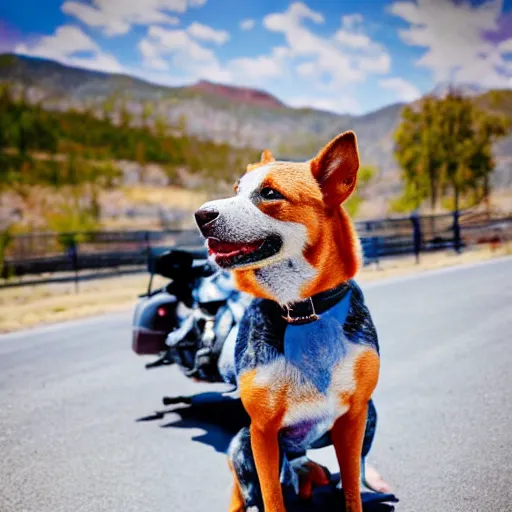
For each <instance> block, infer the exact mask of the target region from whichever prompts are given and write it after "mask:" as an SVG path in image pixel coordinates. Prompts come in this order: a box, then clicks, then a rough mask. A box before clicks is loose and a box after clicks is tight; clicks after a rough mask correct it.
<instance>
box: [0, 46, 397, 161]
mask: <svg viewBox="0 0 512 512" xmlns="http://www.w3.org/2000/svg"><path fill="white" fill-rule="evenodd" d="M0 80H8V81H12V82H16V83H20V84H23V85H25V86H30V87H33V88H34V89H36V90H37V91H38V95H39V96H40V97H42V98H44V101H43V104H44V105H45V107H47V108H57V109H64V108H69V107H70V106H75V107H78V106H83V105H89V106H91V105H92V106H97V107H98V108H100V106H101V105H102V103H104V102H105V101H107V100H109V99H111V98H112V97H114V96H116V95H117V96H120V97H121V96H122V97H124V98H126V102H127V105H128V107H129V108H130V109H131V110H132V111H133V112H134V113H135V114H136V113H138V112H140V110H141V103H144V102H150V103H151V105H152V116H153V118H155V119H156V118H157V117H158V116H164V117H165V118H166V119H167V120H168V121H169V122H175V123H177V122H178V121H179V120H180V119H185V120H186V125H187V130H188V131H189V133H191V134H195V135H198V136H201V137H204V138H209V139H212V140H215V141H222V142H229V143H230V144H233V145H238V146H246V145H250V146H252V147H257V148H262V147H270V148H271V149H272V150H273V151H274V152H276V153H278V154H279V155H281V156H282V157H293V158H307V157H310V156H311V155H312V154H313V153H314V152H315V151H316V150H317V149H318V147H319V146H320V145H322V144H323V143H325V142H326V141H327V140H329V139H330V138H331V137H332V136H334V135H336V134H337V133H339V132H341V131H343V130H346V129H349V128H353V129H355V130H357V134H358V137H359V142H360V149H361V154H362V158H363V160H364V161H365V162H366V163H371V164H374V165H377V166H378V167H380V168H381V169H383V170H386V169H388V168H392V167H394V165H393V160H392V158H391V149H392V141H391V133H392V131H393V129H394V127H395V126H396V123H397V122H398V119H399V116H400V112H401V109H402V105H401V104H396V105H391V106H389V107H386V108H384V109H381V110H379V111H377V112H373V113H371V114H367V115H365V116H360V117H356V116H349V115H337V114H333V113H330V112H324V111H318V110H313V109H296V108H291V107H288V106H286V105H284V104H282V103H281V102H280V101H279V100H278V99H277V98H275V97H273V96H271V95H269V94H267V93H265V92H263V91H255V90H252V89H246V88H238V87H228V86H223V85H220V84H212V83H211V82H206V81H202V82H199V83H198V84H195V85H192V86H188V87H163V86H158V85H155V84H151V83H149V82H145V81H143V80H140V79H137V78H133V77H130V76H126V75H114V74H108V73H101V72H94V71H88V70H84V69H78V68H72V67H68V66H64V65H62V64H59V63H57V62H53V61H48V60H43V59H36V58H32V57H22V56H15V55H7V54H4V55H2V56H0Z"/></svg>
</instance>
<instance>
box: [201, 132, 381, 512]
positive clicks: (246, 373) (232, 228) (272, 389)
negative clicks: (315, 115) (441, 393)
mask: <svg viewBox="0 0 512 512" xmlns="http://www.w3.org/2000/svg"><path fill="white" fill-rule="evenodd" d="M358 168H359V156H358V152H357V143H356V139H355V135H354V134H353V133H352V132H347V133H344V134H342V135H340V136H338V137H336V138H335V139H333V141H331V142H330V143H329V144H328V145H327V146H325V148H323V149H322V150H321V151H320V153H319V154H318V155H317V157H315V158H314V159H313V160H311V161H310V162H303V163H291V162H275V161H274V160H273V158H272V156H271V155H270V153H269V152H267V151H266V152H264V153H263V155H262V161H261V163H260V164H257V165H253V166H249V168H248V172H247V173H246V174H245V175H244V176H243V177H242V178H241V179H240V181H239V182H238V184H237V186H236V191H237V195H236V196H235V197H233V198H229V199H224V200H218V201H212V202H210V203H206V204H205V205H203V206H202V207H201V209H200V210H199V211H198V212H197V213H196V219H197V220H198V225H199V227H200V229H201V232H202V233H203V235H204V236H205V238H207V239H208V247H209V249H210V253H211V255H212V257H213V259H214V260H215V262H216V263H217V264H218V265H220V266H221V267H223V268H226V269H229V270H231V271H232V272H233V274H234V276H235V281H236V283H237V287H238V288H239V289H240V290H242V291H245V292H248V293H249V294H251V295H253V296H255V297H259V299H257V300H255V301H254V302H253V303H252V305H251V306H250V307H249V308H248V310H247V311H246V313H245V315H244V317H243V319H242V321H241V324H240V329H239V332H238V338H237V340H236V346H235V368H236V379H237V384H238V387H239V390H240V395H241V398H242V402H243V405H244V407H245V409H246V410H247V412H248V414H249V416H250V418H251V426H250V428H249V429H248V430H246V431H243V432H241V433H240V434H239V435H238V436H237V437H236V438H235V439H234V441H233V445H232V447H231V450H230V466H231V468H232V470H233V473H234V476H235V488H234V492H233V497H232V502H231V509H230V510H231V512H242V511H245V510H247V508H248V507H256V508H257V509H258V510H261V503H255V501H258V500H257V497H258V496H259V491H261V501H262V502H263V508H264V510H265V512H285V506H284V499H283V492H282V489H281V480H286V475H285V474H286V473H287V472H289V467H290V465H289V463H288V462H287V460H286V456H285V454H286V452H293V451H301V450H305V449H307V448H308V447H310V446H311V445H312V444H313V443H315V442H316V441H318V440H319V439H320V438H322V436H324V435H325V434H326V433H328V432H329V433H330V437H331V439H332V443H333V445H334V447H335V450H336V455H337V458H338V462H339V465H340V472H341V476H342V483H343V489H344V494H345V502H346V509H347V511H348V512H361V510H362V505H361V496H360V488H359V486H360V476H361V453H362V448H363V439H364V434H365V427H366V424H367V418H368V407H369V403H370V399H371V395H372V393H373V390H374V388H375V386H376V384H377V381H378V375H379V347H378V342H377V335H376V331H375V328H374V326H373V323H372V320H371V317H370V314H369V312H368V309H367V308H366V306H365V305H364V299H363V296H362V293H361V291H360V289H359V288H358V287H357V285H356V284H355V283H354V282H353V281H352V278H353V277H354V275H355V274H356V272H357V270H358V268H359V264H360V246H359V241H358V238H357V235H356V233H355V230H354V228H353V226H352V223H351V221H350V219H349V217H348V215H347V214H346V212H345V211H344V210H343V208H342V207H341V203H343V201H345V200H346V199H347V198H348V197H349V196H350V194H351V193H352V191H353V190H354V188H355V184H356V175H357V170H358ZM330 290H332V291H333V293H334V291H335V290H338V291H340V290H341V291H342V292H343V293H340V295H339V298H338V300H337V301H336V302H335V304H330V306H329V308H327V309H326V310H323V311H322V312H321V313H320V318H319V319H317V320H315V318H316V317H315V316H314V315H312V316H311V319H312V320H314V321H313V322H311V323H305V324H302V325H295V324H292V325H290V324H288V323H287V322H286V321H284V320H283V318H282V316H283V315H284V311H285V310H284V309H283V306H286V307H287V308H288V307H290V306H292V309H293V306H294V305H296V304H301V303H302V304H304V301H306V302H307V300H308V298H312V297H313V298H316V297H319V296H322V294H325V293H330V292H329V291H330ZM311 301H312V302H313V299H311ZM324 309H325V308H324ZM255 497H256V498H255Z"/></svg>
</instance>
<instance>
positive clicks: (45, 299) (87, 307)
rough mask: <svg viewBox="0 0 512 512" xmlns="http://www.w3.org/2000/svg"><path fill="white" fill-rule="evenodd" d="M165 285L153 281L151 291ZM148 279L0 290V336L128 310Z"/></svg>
mask: <svg viewBox="0 0 512 512" xmlns="http://www.w3.org/2000/svg"><path fill="white" fill-rule="evenodd" d="M165 282H166V281H165V280H164V279H163V278H158V277H155V279H154V287H155V288H156V287H158V286H162V285H163V284H164V283H165ZM147 283H148V276H147V274H143V275H130V276H119V277H112V278H104V279H97V280H92V281H82V282H80V283H79V293H76V292H75V285H74V283H57V284H44V285H35V286H24V287H21V288H7V289H3V290H0V332H9V331H15V330H19V329H23V328H27V327H33V326H35V325H39V324H46V323H53V322H61V321H64V320H71V319H75V318H82V317H86V316H92V315H99V314H104V313H110V312H113V311H121V310H126V309H130V308H132V307H133V306H134V304H135V301H136V299H137V295H139V294H140V293H143V292H144V291H145V290H146V288H147Z"/></svg>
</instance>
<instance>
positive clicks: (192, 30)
mask: <svg viewBox="0 0 512 512" xmlns="http://www.w3.org/2000/svg"><path fill="white" fill-rule="evenodd" d="M187 32H188V33H189V34H190V35H191V36H193V37H195V38H196V39H200V40H202V41H209V42H212V43H215V44H219V45H221V44H224V43H225V42H226V41H227V40H228V39H229V34H228V33H227V32H226V31H225V30H216V29H214V28H212V27H209V26H207V25H202V24H201V23H197V22H194V23H192V24H191V25H190V26H189V27H188V28H187Z"/></svg>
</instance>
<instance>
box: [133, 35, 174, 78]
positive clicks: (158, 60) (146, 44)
mask: <svg viewBox="0 0 512 512" xmlns="http://www.w3.org/2000/svg"><path fill="white" fill-rule="evenodd" d="M137 47H138V48H139V51H140V53H142V60H143V63H144V65H145V66H147V67H148V68H152V69H156V70H161V71H163V70H166V69H169V65H168V64H167V62H165V60H164V59H162V57H160V51H159V50H158V47H157V46H155V44H154V43H152V42H151V41H149V40H148V39H142V40H141V41H140V42H139V44H138V45H137Z"/></svg>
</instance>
